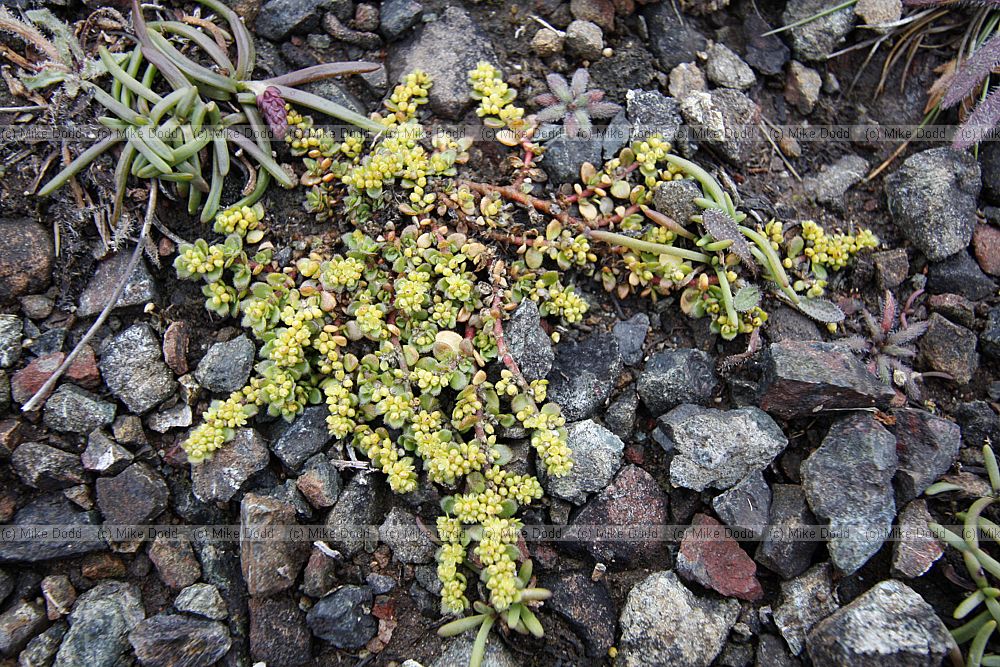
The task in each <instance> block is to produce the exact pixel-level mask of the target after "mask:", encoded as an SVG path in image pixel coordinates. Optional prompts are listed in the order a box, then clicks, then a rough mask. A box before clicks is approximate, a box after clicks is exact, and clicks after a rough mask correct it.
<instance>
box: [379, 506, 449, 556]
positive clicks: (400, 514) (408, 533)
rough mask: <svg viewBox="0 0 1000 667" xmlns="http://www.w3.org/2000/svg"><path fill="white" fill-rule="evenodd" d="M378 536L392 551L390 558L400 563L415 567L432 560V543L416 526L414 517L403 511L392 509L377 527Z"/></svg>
mask: <svg viewBox="0 0 1000 667" xmlns="http://www.w3.org/2000/svg"><path fill="white" fill-rule="evenodd" d="M378 535H379V539H381V540H382V542H384V543H385V544H387V545H388V546H389V548H390V549H392V557H393V558H395V559H396V560H397V561H399V562H400V563H407V564H410V565H417V564H420V563H429V562H431V561H432V560H434V552H435V551H436V547H435V546H434V543H433V542H431V539H430V537H429V536H428V535H427V533H426V532H424V531H423V530H422V529H421V527H420V526H418V525H417V519H416V517H414V516H413V515H412V514H410V513H409V512H407V511H406V510H404V509H400V508H399V507H394V508H392V511H390V512H389V515H388V516H387V517H386V518H385V521H384V522H382V525H381V526H379V529H378Z"/></svg>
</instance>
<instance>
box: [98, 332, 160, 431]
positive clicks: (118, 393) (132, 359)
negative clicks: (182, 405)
mask: <svg viewBox="0 0 1000 667" xmlns="http://www.w3.org/2000/svg"><path fill="white" fill-rule="evenodd" d="M100 368H101V375H102V376H104V382H105V384H107V385H108V389H110V390H111V393H113V394H114V395H115V397H116V398H118V399H119V400H120V401H122V402H123V403H124V404H125V405H126V406H128V409H129V410H131V411H132V412H135V413H143V412H146V411H148V410H151V409H153V408H155V407H156V406H157V405H159V404H160V403H162V402H163V401H165V400H166V399H168V398H169V397H170V395H171V394H172V393H174V389H176V388H177V382H176V381H175V380H174V375H173V373H171V372H170V369H169V368H167V365H166V364H165V363H164V362H163V347H162V345H161V343H160V339H159V338H158V337H157V335H156V333H154V332H153V330H152V328H150V326H149V325H148V324H136V325H133V326H131V327H129V328H128V329H126V330H125V331H123V332H122V333H120V334H118V335H117V336H115V337H114V339H112V340H111V341H109V342H107V343H105V345H104V349H103V350H102V351H101V363H100Z"/></svg>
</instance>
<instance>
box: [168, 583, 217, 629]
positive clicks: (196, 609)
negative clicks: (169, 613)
mask: <svg viewBox="0 0 1000 667" xmlns="http://www.w3.org/2000/svg"><path fill="white" fill-rule="evenodd" d="M174 608H175V609H177V610H178V611H186V612H188V613H191V614H197V615H198V616H204V617H205V618H210V619H212V620H213V621H221V620H223V619H224V618H226V617H227V616H229V610H228V609H227V608H226V603H225V601H224V600H223V599H222V596H221V595H219V589H218V588H216V587H215V586H213V585H212V584H191V585H190V586H188V587H186V588H185V589H184V590H182V591H181V592H180V593H178V594H177V597H176V598H174Z"/></svg>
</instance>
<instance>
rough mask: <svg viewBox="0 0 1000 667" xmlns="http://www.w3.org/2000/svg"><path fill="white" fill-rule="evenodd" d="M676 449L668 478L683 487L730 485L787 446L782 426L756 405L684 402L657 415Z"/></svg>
mask: <svg viewBox="0 0 1000 667" xmlns="http://www.w3.org/2000/svg"><path fill="white" fill-rule="evenodd" d="M660 423H661V429H662V430H663V431H664V433H665V434H666V435H667V437H668V438H670V440H671V441H672V442H673V443H674V446H675V447H676V449H677V454H676V455H675V456H674V458H673V460H672V461H671V462H670V482H671V484H674V485H675V486H682V487H684V488H686V489H694V490H695V491H703V490H705V489H706V488H715V489H728V488H729V487H731V486H733V485H734V484H736V483H737V482H739V481H740V480H741V479H743V478H745V477H746V476H747V475H749V474H750V473H752V472H754V471H757V470H761V469H762V468H765V467H766V466H768V465H769V464H770V463H771V461H773V460H774V457H776V456H777V455H778V454H780V453H781V452H782V450H784V449H785V447H786V446H787V445H788V439H787V438H785V435H784V433H782V432H781V428H780V427H779V426H778V425H777V424H776V423H775V422H774V420H773V419H771V418H770V417H769V416H768V415H767V413H765V412H764V411H763V410H760V409H758V408H754V407H745V408H737V409H736V410H729V411H723V410H715V409H712V408H703V407H700V406H697V405H690V404H685V405H681V406H679V407H677V408H674V409H673V410H671V411H670V412H669V413H667V414H666V415H664V416H663V417H662V419H661V420H660Z"/></svg>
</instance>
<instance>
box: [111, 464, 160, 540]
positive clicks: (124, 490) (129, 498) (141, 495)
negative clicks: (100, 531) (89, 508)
mask: <svg viewBox="0 0 1000 667" xmlns="http://www.w3.org/2000/svg"><path fill="white" fill-rule="evenodd" d="M96 487H97V507H98V509H100V510H101V514H102V515H103V516H104V522H105V523H107V524H112V525H118V526H130V525H134V524H142V523H149V522H150V521H152V520H153V519H155V518H156V517H158V516H159V515H160V514H161V513H162V512H163V510H165V509H167V499H168V497H169V491H168V490H167V483H166V482H165V481H164V480H163V476H162V475H160V473H158V472H156V471H155V470H153V468H151V467H150V466H149V464H147V463H133V464H132V465H130V466H129V467H128V468H125V470H123V471H122V472H120V473H118V474H117V475H115V476H114V477H101V478H100V479H98V480H97V484H96Z"/></svg>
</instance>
